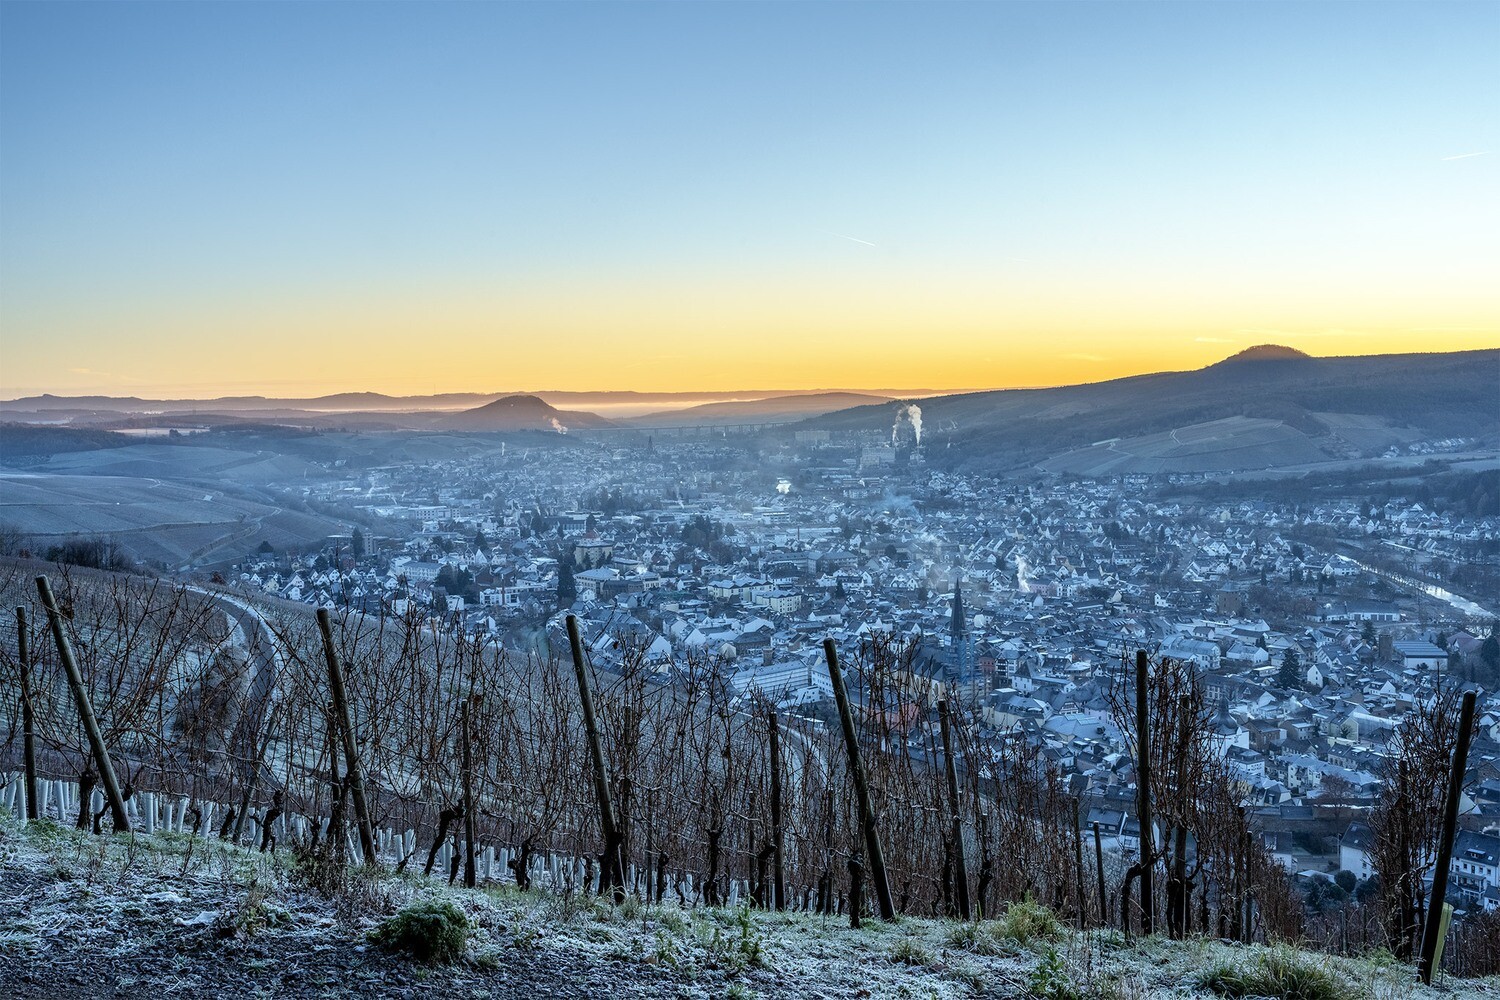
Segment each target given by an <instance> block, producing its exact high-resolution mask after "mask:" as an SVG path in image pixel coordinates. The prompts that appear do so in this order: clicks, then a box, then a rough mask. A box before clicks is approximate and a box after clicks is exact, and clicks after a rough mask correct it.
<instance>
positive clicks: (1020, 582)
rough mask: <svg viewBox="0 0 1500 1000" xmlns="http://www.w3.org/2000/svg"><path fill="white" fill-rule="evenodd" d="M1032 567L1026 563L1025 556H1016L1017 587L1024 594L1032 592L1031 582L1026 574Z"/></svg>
mask: <svg viewBox="0 0 1500 1000" xmlns="http://www.w3.org/2000/svg"><path fill="white" fill-rule="evenodd" d="M1030 570H1031V567H1030V566H1028V565H1027V564H1026V557H1025V556H1016V587H1017V589H1019V590H1020V591H1021V593H1023V594H1029V593H1031V584H1030V583H1029V582H1028V581H1027V579H1026V574H1027V573H1028V572H1029V571H1030Z"/></svg>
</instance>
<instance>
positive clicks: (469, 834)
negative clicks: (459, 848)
mask: <svg viewBox="0 0 1500 1000" xmlns="http://www.w3.org/2000/svg"><path fill="white" fill-rule="evenodd" d="M471 700H472V696H471V697H470V698H465V699H464V700H463V702H462V703H461V704H460V705H459V706H458V725H459V729H460V733H459V741H460V744H461V746H462V748H463V768H464V773H463V782H464V885H466V886H468V887H469V888H470V889H472V888H474V885H475V883H476V882H477V881H478V876H477V874H476V872H475V869H474V805H475V803H474V750H473V748H472V747H471V746H470V742H469V740H470V736H469V702H470V701H471Z"/></svg>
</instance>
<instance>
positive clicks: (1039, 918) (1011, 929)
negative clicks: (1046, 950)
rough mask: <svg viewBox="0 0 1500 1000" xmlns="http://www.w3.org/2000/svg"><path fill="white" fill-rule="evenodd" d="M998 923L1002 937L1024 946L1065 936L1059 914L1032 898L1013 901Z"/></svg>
mask: <svg viewBox="0 0 1500 1000" xmlns="http://www.w3.org/2000/svg"><path fill="white" fill-rule="evenodd" d="M996 924H997V932H998V933H999V935H1000V937H1002V938H1006V939H1008V940H1011V941H1014V942H1016V944H1019V945H1022V946H1030V945H1032V944H1033V943H1035V942H1038V941H1056V940H1058V939H1059V938H1061V937H1062V936H1063V925H1062V923H1061V922H1060V921H1059V920H1058V919H1057V915H1056V914H1055V913H1053V912H1052V911H1051V910H1049V909H1047V908H1046V907H1045V906H1043V905H1041V904H1040V903H1035V902H1032V901H1031V900H1030V899H1026V900H1022V901H1021V902H1019V903H1011V904H1010V906H1009V907H1007V908H1006V910H1005V913H1004V914H1003V915H1002V916H1001V917H1000V919H999V920H998V921H996Z"/></svg>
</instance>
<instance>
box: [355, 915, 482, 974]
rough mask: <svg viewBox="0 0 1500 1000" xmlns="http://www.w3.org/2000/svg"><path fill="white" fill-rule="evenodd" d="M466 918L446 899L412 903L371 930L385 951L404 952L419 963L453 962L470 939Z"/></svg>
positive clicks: (374, 938) (371, 935) (376, 941)
mask: <svg viewBox="0 0 1500 1000" xmlns="http://www.w3.org/2000/svg"><path fill="white" fill-rule="evenodd" d="M469 930H470V927H469V918H468V917H466V916H464V911H463V910H460V909H459V908H458V907H457V906H455V905H454V904H453V903H450V902H448V901H447V900H425V901H423V902H418V903H413V904H412V905H410V906H408V907H406V908H405V909H403V910H401V911H400V912H399V913H397V914H396V915H395V916H394V917H390V918H388V919H387V920H386V921H385V922H384V923H382V924H381V925H380V926H379V927H377V928H375V929H374V930H373V931H371V932H370V940H371V941H373V942H375V943H376V944H378V945H379V946H380V947H382V948H384V949H386V950H387V951H397V952H405V953H406V954H408V955H411V956H412V957H413V958H415V959H417V960H418V961H421V962H442V963H447V962H453V961H456V960H457V959H458V958H459V957H460V956H461V955H463V953H464V947H465V946H466V945H467V944H468V942H469Z"/></svg>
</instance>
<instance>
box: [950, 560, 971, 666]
mask: <svg viewBox="0 0 1500 1000" xmlns="http://www.w3.org/2000/svg"><path fill="white" fill-rule="evenodd" d="M950 631H951V633H952V634H951V637H950V638H951V640H952V643H953V658H952V672H953V675H954V676H955V677H967V676H968V675H969V674H970V673H971V672H972V671H973V669H974V637H973V636H972V635H970V634H969V627H968V624H967V623H966V622H965V621H964V594H963V588H962V587H961V586H960V585H959V582H958V579H957V577H955V578H954V580H953V622H952V624H951V625H950Z"/></svg>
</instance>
